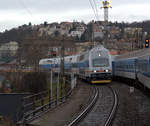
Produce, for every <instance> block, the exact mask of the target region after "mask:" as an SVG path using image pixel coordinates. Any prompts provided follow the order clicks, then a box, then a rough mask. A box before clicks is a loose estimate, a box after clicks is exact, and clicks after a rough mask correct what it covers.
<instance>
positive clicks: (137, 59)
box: [112, 49, 150, 89]
mask: <svg viewBox="0 0 150 126" xmlns="http://www.w3.org/2000/svg"><path fill="white" fill-rule="evenodd" d="M112 70H113V76H114V77H121V78H127V79H130V80H134V81H135V82H140V84H142V85H143V86H144V87H146V88H148V89H150V49H142V50H139V51H135V52H131V53H129V54H125V55H122V56H118V57H116V58H115V60H114V61H113V62H112Z"/></svg>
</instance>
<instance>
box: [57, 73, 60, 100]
mask: <svg viewBox="0 0 150 126" xmlns="http://www.w3.org/2000/svg"><path fill="white" fill-rule="evenodd" d="M59 82H60V80H59V73H58V80H57V101H58V100H59V90H60V89H59Z"/></svg>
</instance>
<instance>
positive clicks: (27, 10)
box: [18, 0, 35, 20]
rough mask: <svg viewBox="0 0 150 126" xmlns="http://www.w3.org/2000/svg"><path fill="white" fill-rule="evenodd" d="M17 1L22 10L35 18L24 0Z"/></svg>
mask: <svg viewBox="0 0 150 126" xmlns="http://www.w3.org/2000/svg"><path fill="white" fill-rule="evenodd" d="M18 2H19V3H20V5H21V6H22V7H23V8H24V10H25V11H26V12H27V13H28V14H29V15H30V17H31V18H34V20H35V17H34V15H33V13H32V12H31V11H30V9H29V8H28V7H27V6H26V5H25V3H24V1H23V0H18Z"/></svg>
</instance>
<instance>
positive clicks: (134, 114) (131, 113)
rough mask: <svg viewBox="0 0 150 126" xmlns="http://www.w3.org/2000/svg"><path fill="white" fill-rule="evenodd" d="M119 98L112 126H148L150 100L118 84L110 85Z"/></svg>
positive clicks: (149, 120) (149, 125)
mask: <svg viewBox="0 0 150 126" xmlns="http://www.w3.org/2000/svg"><path fill="white" fill-rule="evenodd" d="M111 86H112V87H113V89H115V90H116V92H117V94H118V97H119V106H118V111H117V114H116V117H115V119H114V121H113V125H112V126H150V98H149V97H147V96H145V95H143V93H142V92H141V91H139V90H137V89H134V92H132V93H131V92H130V87H129V86H128V85H125V84H123V83H120V82H113V83H112V84H111Z"/></svg>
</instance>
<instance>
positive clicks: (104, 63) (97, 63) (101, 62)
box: [93, 58, 109, 67]
mask: <svg viewBox="0 0 150 126" xmlns="http://www.w3.org/2000/svg"><path fill="white" fill-rule="evenodd" d="M108 66H109V60H108V58H97V59H93V67H108Z"/></svg>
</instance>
